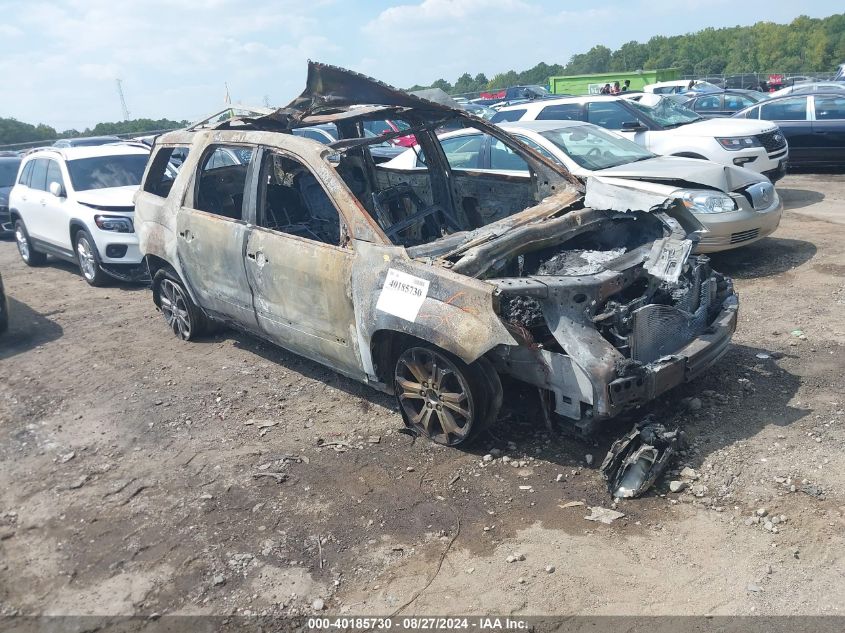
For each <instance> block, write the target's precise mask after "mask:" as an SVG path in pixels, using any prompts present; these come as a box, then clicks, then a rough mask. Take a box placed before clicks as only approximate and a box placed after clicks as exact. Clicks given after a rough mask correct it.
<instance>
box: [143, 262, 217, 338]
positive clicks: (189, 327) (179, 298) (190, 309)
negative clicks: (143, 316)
mask: <svg viewBox="0 0 845 633" xmlns="http://www.w3.org/2000/svg"><path fill="white" fill-rule="evenodd" d="M153 301H155V304H156V305H157V306H158V308H159V310H161V314H162V315H163V316H164V320H165V322H166V323H167V326H168V327H169V328H170V330H171V331H172V332H173V334H174V335H175V336H176V337H177V338H180V339H182V340H183V341H194V340H196V339H198V338H199V337H200V336H202V335H204V334H206V333H208V332H209V330H210V323H209V320H208V318H206V316H205V315H204V314H203V313H202V310H200V309H199V308H198V307H197V306H196V304H194V302H193V301H192V300H191V296H190V295H189V294H188V291H187V290H186V289H185V285H184V284H183V283H182V281H181V280H180V279H179V277H178V276H176V274H174V273H172V272H171V271H169V270H159V271H158V272H157V273H156V275H155V277H154V279H153Z"/></svg>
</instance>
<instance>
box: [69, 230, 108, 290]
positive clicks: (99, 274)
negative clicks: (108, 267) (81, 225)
mask: <svg viewBox="0 0 845 633" xmlns="http://www.w3.org/2000/svg"><path fill="white" fill-rule="evenodd" d="M75 246H76V262H77V263H78V264H79V271H80V272H81V273H82V277H83V279H85V281H87V282H88V283H89V284H91V285H92V286H102V285H104V284H105V283H106V282H107V281H108V280H109V276H108V275H107V274H106V273H104V272H103V271H102V269H101V268H100V256H99V254H98V253H97V246H96V244H94V240H93V239H92V238H91V236H90V235H88V231H84V230H83V231H78V232H77V234H76V242H75Z"/></svg>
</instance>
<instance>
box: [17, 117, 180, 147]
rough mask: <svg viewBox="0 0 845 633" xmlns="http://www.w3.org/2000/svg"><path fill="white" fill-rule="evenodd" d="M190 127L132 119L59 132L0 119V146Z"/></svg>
mask: <svg viewBox="0 0 845 633" xmlns="http://www.w3.org/2000/svg"><path fill="white" fill-rule="evenodd" d="M186 125H188V121H171V120H170V119H157V120H154V119H132V120H130V121H116V122H114V123H97V125H95V126H94V127H92V128H86V129H85V130H83V131H81V132H80V131H79V130H64V131H63V132H57V131H56V130H55V128H52V127H50V126H49V125H44V124H43V123H39V124H38V125H32V124H31V123H24V122H23V121H18V120H17V119H4V118H0V145H11V144H13V143H30V142H36V141H52V140H54V139H57V138H74V137H77V136H101V135H106V134H141V133H143V132H151V131H154V130H175V129H176V128H180V127H184V126H186Z"/></svg>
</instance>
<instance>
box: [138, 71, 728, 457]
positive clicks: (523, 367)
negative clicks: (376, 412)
mask: <svg viewBox="0 0 845 633" xmlns="http://www.w3.org/2000/svg"><path fill="white" fill-rule="evenodd" d="M385 118H390V119H398V120H402V121H405V122H406V123H408V125H409V126H410V129H409V130H404V131H403V132H402V133H403V134H408V133H409V132H410V133H413V134H414V135H415V137H416V139H417V142H418V144H419V146H420V148H421V151H422V152H424V155H425V164H426V166H427V170H425V171H423V172H421V171H420V170H415V171H414V172H413V173H411V172H403V171H401V170H390V169H386V168H385V167H384V165H383V164H382V165H376V164H375V163H374V162H373V160H372V157H371V155H370V154H369V152H368V150H367V147H368V145H370V144H373V143H380V142H382V141H384V140H389V137H390V136H391V133H386V134H384V135H382V136H379V137H376V138H367V137H365V135H364V133H363V122H365V121H367V120H376V119H385ZM326 122H331V123H334V124H335V125H336V126H337V129H338V131H339V132H340V136H341V138H340V139H339V140H338V141H337V142H335V143H332V144H330V145H329V146H326V145H322V144H320V143H318V142H316V141H312V140H310V139H307V138H301V137H298V136H295V135H294V134H292V130H293V129H297V128H301V127H307V126H313V125H317V124H321V123H326ZM446 124H450V125H463V126H471V127H476V128H478V129H481V130H483V131H484V132H485V133H487V134H490V135H492V136H494V137H496V138H497V139H499V140H500V141H501V142H502V143H503V144H504V145H505V146H506V147H507V148H508V151H513V152H515V153H517V154H518V155H519V156H521V157H522V158H523V159H525V160H526V161H527V162H528V164H529V166H530V177H527V178H514V177H510V176H503V175H501V174H495V173H493V174H491V173H489V172H481V171H473V170H461V171H459V170H453V169H451V168H450V167H449V164H448V162H447V161H446V157H445V154H444V152H443V149H442V147H441V146H440V144H439V141H438V140H437V136H436V134H435V130H436V129H438V128H440V127H442V126H443V125H446ZM393 134H398V133H396V132H394V133H393ZM186 149H187V150H188V155H187V158H185V160H184V162H183V163H182V164H181V167H180V168H179V171H178V174H176V175H175V177H173V175H172V173H171V171H169V170H168V169H167V164H168V160H169V156H170V155H171V154H174V153H177V152H178V153H179V155H180V156H182V155H184V152H185V150H186ZM221 152H222V153H221ZM224 154H225V160H224V158H223V156H224ZM330 158H331V160H329V159H330ZM586 191H587V195H586V198H585V195H584V185H583V183H582V182H581V181H580V180H578V179H577V178H575V177H574V176H572V175H571V174H569V173H568V172H566V170H565V169H564V168H563V167H561V166H559V165H557V164H555V163H553V162H550V161H549V160H548V159H546V158H544V157H543V156H541V155H540V154H538V153H537V152H535V151H534V150H532V149H531V148H529V147H528V146H527V145H523V144H522V143H520V142H519V141H517V140H516V139H513V138H512V137H511V136H510V135H509V134H508V133H507V132H505V131H503V130H501V129H499V128H497V127H495V126H492V125H489V124H488V123H487V122H485V121H484V120H483V119H480V118H477V117H474V116H472V115H469V114H467V113H465V112H463V111H460V110H455V109H452V108H449V107H447V106H442V105H439V104H436V103H433V102H429V101H426V100H423V99H420V98H417V97H414V96H411V95H407V94H405V93H402V92H400V91H397V90H395V89H393V88H391V87H389V86H386V85H385V84H382V83H380V82H377V81H375V80H372V79H370V78H367V77H364V76H362V75H358V74H356V73H353V72H350V71H346V70H343V69H340V68H335V67H332V66H327V65H323V64H315V63H311V64H310V65H309V73H308V86H307V88H306V90H305V92H304V93H303V94H302V95H301V96H300V97H299V98H297V99H296V100H294V101H293V102H292V103H291V104H290V105H288V106H287V107H285V108H281V109H279V110H277V111H276V112H274V113H272V114H269V115H266V116H261V117H257V118H243V119H237V120H230V121H226V122H224V123H220V124H217V125H216V127H213V128H211V129H189V130H182V131H176V132H170V133H167V134H164V135H162V136H161V137H159V138H158V139H157V141H156V143H155V145H154V148H153V157H152V160H151V161H150V164H149V166H148V168H147V173H146V174H145V176H144V182H143V184H142V187H141V190H140V191H139V192H138V194H137V196H136V211H135V225H136V230H137V232H138V234H139V237H140V244H141V249H142V252H143V253H144V254H145V256H146V261H147V263H148V265H149V268H150V274H151V276H152V277H153V279H154V283H153V293H154V294H153V296H154V300H155V302H156V304H157V306H158V307H159V308H160V309H161V310H162V312H163V314H164V316H165V318H166V319H167V322H168V324H169V325H170V326H171V327H172V329H173V331H174V333H176V334H177V335H179V336H180V337H182V338H184V339H190V338H193V337H195V336H197V335H198V334H200V333H201V332H202V330H203V328H204V326H205V325H206V324H207V322H208V321H209V320H214V321H221V322H225V323H229V324H232V325H235V326H238V327H240V328H243V329H246V330H248V331H251V332H254V333H256V334H258V335H259V336H262V337H264V338H266V339H269V340H271V341H273V342H275V343H277V344H279V345H281V346H282V347H285V348H287V349H289V350H291V351H293V352H296V353H298V354H301V355H303V356H306V357H308V358H311V359H313V360H315V361H317V362H320V363H322V364H325V365H328V366H330V367H332V368H334V369H335V370H337V371H338V372H340V373H342V374H345V375H347V376H350V377H352V378H354V379H357V380H361V381H365V382H367V383H369V384H371V385H373V386H374V387H376V388H378V389H381V390H383V391H386V392H389V393H395V394H396V396H397V398H398V401H399V404H400V410H401V411H402V414H403V418H404V419H405V421H406V423H408V424H409V425H410V426H412V427H413V428H415V429H417V430H418V431H419V432H420V433H422V434H425V435H427V436H428V437H430V438H431V439H433V440H434V441H437V442H440V443H444V444H447V445H457V444H461V443H463V442H466V441H468V440H470V439H472V437H473V436H475V435H476V434H477V433H478V432H479V431H480V430H481V429H482V428H484V426H485V424H486V423H488V422H489V421H491V420H493V419H495V417H496V415H497V413H498V409H499V406H500V405H501V402H502V385H501V382H500V379H499V375H500V374H510V375H512V376H514V377H515V378H517V379H519V380H521V381H523V382H526V383H528V384H530V385H534V386H536V387H537V388H538V389H539V390H540V393H541V395H542V396H543V401H544V402H549V401H550V402H551V405H552V406H551V408H552V409H553V410H554V412H556V413H557V414H558V415H560V416H562V417H563V418H565V419H568V420H570V421H572V422H574V423H577V424H580V425H581V426H586V427H589V426H590V425H592V424H593V423H594V422H595V421H598V420H601V419H606V418H610V417H612V416H614V415H617V414H618V413H620V412H622V411H624V410H625V409H628V408H631V407H633V406H636V405H639V404H642V403H645V402H647V401H648V400H650V399H652V398H654V397H655V396H656V395H658V394H659V393H662V392H663V391H665V390H667V389H669V388H671V387H673V386H675V385H677V384H679V383H681V382H683V381H684V380H689V379H690V378H693V377H694V376H696V375H697V374H699V373H700V372H701V371H703V370H704V369H705V368H707V367H709V366H710V365H711V364H712V363H714V362H715V361H716V360H718V359H719V358H720V357H721V355H722V354H723V353H724V352H725V351H726V349H727V346H728V344H729V341H730V338H731V335H732V333H733V331H734V329H735V326H736V311H737V299H736V295H735V294H734V291H733V287H732V283H731V281H730V280H729V279H727V278H726V277H723V276H722V275H719V274H718V273H716V272H714V271H712V270H711V268H710V266H709V261H708V259H707V258H706V257H705V256H691V255H690V252H691V250H692V247H693V241H694V240H695V239H696V231H698V230H700V229H701V225H700V224H699V223H698V222H697V221H696V220H695V218H694V217H693V216H692V215H691V214H689V212H687V211H686V210H685V209H684V207H683V205H682V204H680V203H679V202H678V201H677V200H664V201H660V203H659V204H655V200H654V199H653V198H649V199H637V197H636V196H629V195H627V193H626V192H625V191H620V190H618V189H615V188H614V187H613V185H611V184H600V183H599V184H597V185H595V186H594V183H590V182H588V183H587V187H586ZM591 200H592V201H593V202H594V204H595V205H597V206H594V207H592V208H591V207H590V206H585V202H587V203H589V202H590V201H591Z"/></svg>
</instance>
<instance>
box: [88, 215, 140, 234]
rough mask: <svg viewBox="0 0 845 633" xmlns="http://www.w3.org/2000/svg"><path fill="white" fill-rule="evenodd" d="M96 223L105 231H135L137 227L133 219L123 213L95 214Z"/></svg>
mask: <svg viewBox="0 0 845 633" xmlns="http://www.w3.org/2000/svg"><path fill="white" fill-rule="evenodd" d="M94 224H96V225H97V228H99V229H101V230H103V231H116V232H117V233H134V232H135V227H133V226H132V220H130V219H129V218H127V217H124V216H122V215H95V216H94Z"/></svg>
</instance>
